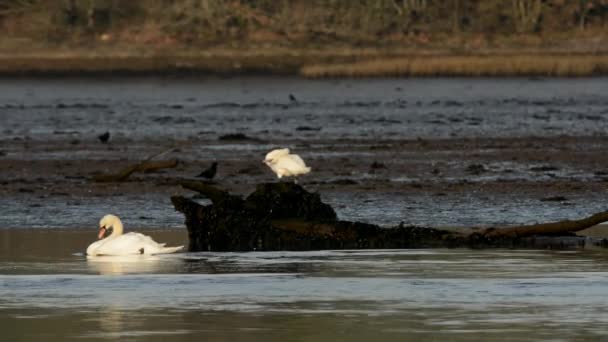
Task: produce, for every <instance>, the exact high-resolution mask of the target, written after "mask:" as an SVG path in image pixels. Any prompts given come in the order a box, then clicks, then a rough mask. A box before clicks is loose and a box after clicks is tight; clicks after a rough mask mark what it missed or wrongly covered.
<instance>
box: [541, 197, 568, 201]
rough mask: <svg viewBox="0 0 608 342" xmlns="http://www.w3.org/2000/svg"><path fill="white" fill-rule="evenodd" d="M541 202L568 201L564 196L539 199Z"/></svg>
mask: <svg viewBox="0 0 608 342" xmlns="http://www.w3.org/2000/svg"><path fill="white" fill-rule="evenodd" d="M540 200H541V202H564V201H567V200H568V199H567V198H566V197H564V196H551V197H544V198H541V199H540Z"/></svg>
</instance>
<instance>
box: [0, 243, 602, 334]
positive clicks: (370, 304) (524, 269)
mask: <svg viewBox="0 0 608 342" xmlns="http://www.w3.org/2000/svg"><path fill="white" fill-rule="evenodd" d="M0 285H1V286H0V326H2V327H4V329H3V330H4V331H3V333H4V334H5V336H7V338H9V340H11V338H14V339H16V338H17V337H19V339H20V340H26V341H30V340H31V341H35V340H39V338H40V337H41V336H46V340H50V341H63V340H70V339H75V340H79V339H86V340H107V339H116V338H120V339H128V340H133V341H156V340H158V341H161V340H167V339H169V340H172V341H186V340H193V339H213V340H218V339H219V340H241V339H248V340H262V339H264V340H265V341H267V340H270V341H284V340H286V339H294V337H297V338H295V339H300V340H335V339H348V340H355V341H363V340H369V339H371V338H373V339H376V340H378V339H379V340H395V339H440V340H443V339H446V338H448V339H450V340H471V339H473V340H486V341H491V340H504V339H505V338H508V339H509V340H522V341H523V340H548V339H550V340H572V339H577V338H581V339H601V338H603V337H605V335H606V333H607V332H608V329H607V328H608V313H606V310H605V307H606V305H607V304H608V299H607V298H606V296H605V289H606V288H607V287H608V254H606V253H605V252H604V251H570V252H557V251H534V250H527V251H516V250H485V251H484V250H481V251H480V250H461V249H457V250H368V251H316V252H314V251H313V252H255V253H182V254H172V255H159V256H153V257H147V256H135V257H128V258H124V257H99V258H87V257H86V256H84V255H82V254H78V253H76V254H71V255H70V256H69V257H65V258H63V257H62V258H49V259H47V260H36V261H31V260H29V259H28V258H21V259H19V258H17V259H13V260H10V261H9V260H6V259H0ZM14 339H12V340H14Z"/></svg>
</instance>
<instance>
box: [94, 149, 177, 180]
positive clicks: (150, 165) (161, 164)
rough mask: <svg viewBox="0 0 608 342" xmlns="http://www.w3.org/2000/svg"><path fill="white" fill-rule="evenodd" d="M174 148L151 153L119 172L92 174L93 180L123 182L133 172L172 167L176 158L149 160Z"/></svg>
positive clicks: (175, 163)
mask: <svg viewBox="0 0 608 342" xmlns="http://www.w3.org/2000/svg"><path fill="white" fill-rule="evenodd" d="M174 149H175V147H171V148H169V149H166V150H164V151H161V152H159V153H156V154H153V155H151V156H149V157H148V158H146V159H145V160H143V161H141V162H139V163H137V164H133V165H129V166H127V167H126V168H124V169H122V170H121V171H120V172H118V173H115V174H102V175H95V176H93V180H94V181H95V182H99V183H104V182H124V181H125V180H126V179H127V178H129V176H131V175H132V174H133V173H134V172H137V171H141V172H152V171H156V170H160V169H167V168H173V167H176V166H177V160H176V159H171V160H168V161H158V162H151V160H152V159H154V158H156V157H158V156H161V155H163V154H165V153H168V152H171V151H173V150H174Z"/></svg>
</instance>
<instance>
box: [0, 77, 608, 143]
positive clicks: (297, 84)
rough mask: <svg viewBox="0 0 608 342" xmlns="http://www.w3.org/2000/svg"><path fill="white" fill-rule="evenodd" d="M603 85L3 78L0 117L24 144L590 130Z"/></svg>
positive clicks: (600, 128)
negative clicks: (105, 138)
mask: <svg viewBox="0 0 608 342" xmlns="http://www.w3.org/2000/svg"><path fill="white" fill-rule="evenodd" d="M605 84H606V78H601V77H600V78H580V79H548V80H538V79H525V78H514V79H501V80H499V81H496V80H495V79H461V78H455V79H370V80H344V81H326V80H317V81H312V80H304V81H303V80H301V79H298V78H235V79H214V78H210V79H179V78H178V79H171V78H168V79H150V78H143V79H141V78H135V79H119V80H117V79H112V78H110V79H106V80H103V79H102V80H95V81H91V80H88V79H82V80H78V79H72V80H63V79H62V80H45V81H40V80H27V79H25V80H11V81H2V82H0V115H1V116H2V117H3V118H4V120H6V121H5V123H8V124H6V125H3V126H4V127H3V128H4V131H5V132H4V134H5V135H6V136H8V137H23V136H29V137H30V138H32V139H63V138H65V136H66V135H68V136H83V135H85V136H86V134H88V133H91V132H95V130H97V129H110V130H111V131H112V132H113V133H114V134H115V135H117V136H121V137H128V138H129V139H134V140H138V139H143V138H152V139H162V138H164V139H167V138H169V139H175V138H177V139H179V138H182V139H183V138H185V137H193V138H194V137H197V136H203V137H204V136H208V135H214V134H225V133H233V132H235V131H239V132H243V133H246V134H250V135H252V136H254V137H256V138H259V139H265V140H270V141H276V140H279V139H290V138H296V137H301V138H302V137H305V138H307V139H311V138H317V139H335V138H341V139H348V138H350V139H365V140H373V139H376V138H378V137H380V136H381V137H384V138H389V139H391V138H392V139H397V138H414V139H415V138H418V137H422V138H440V137H443V138H450V137H454V136H469V137H470V136H491V137H513V136H521V135H537V136H547V135H559V134H570V135H592V134H603V133H604V132H605V131H606V128H607V127H608V120H607V119H608V110H607V105H608V100H607V99H606V97H605V96H604V87H605ZM50 89H52V91H49V90H50ZM289 94H294V95H295V97H296V99H297V101H291V100H290V99H289ZM24 113H26V114H27V115H24ZM298 128H299V129H300V130H298Z"/></svg>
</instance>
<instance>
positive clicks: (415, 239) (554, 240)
mask: <svg viewBox="0 0 608 342" xmlns="http://www.w3.org/2000/svg"><path fill="white" fill-rule="evenodd" d="M182 185H183V186H184V187H185V188H187V189H190V190H194V191H197V192H199V193H200V194H202V195H204V196H205V197H207V198H208V199H210V200H211V202H212V204H209V205H201V204H198V203H196V202H195V201H193V200H191V199H189V198H186V197H183V196H174V197H172V198H171V201H172V202H173V205H174V207H175V209H176V210H178V211H180V212H182V213H184V215H185V216H186V226H187V228H188V234H189V239H190V246H189V249H190V251H255V250H257V251H273V250H321V249H368V248H369V249H372V248H373V249H384V248H429V247H543V248H571V247H581V246H585V245H601V246H605V245H606V241H605V240H597V239H589V238H585V237H578V236H573V235H572V234H571V233H570V234H568V233H567V232H572V231H576V230H580V229H584V228H588V227H590V226H591V225H593V224H596V223H597V220H596V219H595V218H598V217H600V216H601V215H600V214H596V215H595V217H593V218H592V219H586V220H581V221H568V222H570V223H568V224H566V225H569V227H570V228H571V229H570V230H567V232H565V231H564V222H557V223H548V224H543V225H542V228H543V229H542V231H539V230H538V225H531V226H520V227H514V228H517V229H516V230H513V229H509V228H506V229H504V234H503V233H501V231H503V229H500V228H496V229H485V230H463V231H457V232H455V231H447V230H440V229H435V228H428V227H416V226H404V225H399V226H396V227H392V228H383V227H380V226H377V225H374V224H368V223H362V222H350V221H341V220H338V219H337V216H336V213H335V212H334V210H333V208H332V207H331V206H329V205H328V204H325V203H323V202H322V201H321V198H320V196H319V195H318V194H314V193H310V192H308V191H306V190H305V189H304V188H302V187H301V186H299V185H297V184H293V183H280V182H279V183H265V184H260V185H258V186H257V188H256V190H255V191H254V192H253V193H251V194H250V195H249V196H247V198H245V199H243V198H241V197H239V196H235V195H232V194H230V193H228V192H226V191H223V190H221V189H218V188H216V187H213V186H211V185H209V184H206V183H203V182H195V181H189V182H183V183H182ZM598 215H600V216H598ZM604 215H606V213H604ZM603 217H605V216H601V218H603ZM571 222H575V223H574V224H572V223H571ZM552 225H553V226H554V227H555V228H557V229H558V230H557V231H555V232H552V231H551V226H552ZM526 227H528V228H530V229H529V230H526ZM539 233H544V234H551V233H561V236H557V237H555V236H553V237H540V236H537V234H539Z"/></svg>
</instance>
